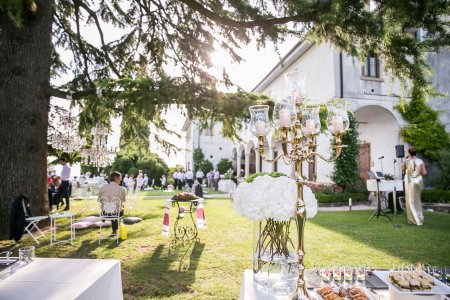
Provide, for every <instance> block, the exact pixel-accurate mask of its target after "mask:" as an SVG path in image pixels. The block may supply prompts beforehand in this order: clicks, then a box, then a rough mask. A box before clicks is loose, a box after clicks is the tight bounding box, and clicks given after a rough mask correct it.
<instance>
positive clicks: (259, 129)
mask: <svg viewBox="0 0 450 300" xmlns="http://www.w3.org/2000/svg"><path fill="white" fill-rule="evenodd" d="M255 132H256V135H257V136H262V135H266V123H264V122H263V121H256V124H255Z"/></svg>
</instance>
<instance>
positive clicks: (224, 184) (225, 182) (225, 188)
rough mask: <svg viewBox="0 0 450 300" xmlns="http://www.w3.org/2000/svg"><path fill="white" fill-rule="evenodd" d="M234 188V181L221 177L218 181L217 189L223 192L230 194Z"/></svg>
mask: <svg viewBox="0 0 450 300" xmlns="http://www.w3.org/2000/svg"><path fill="white" fill-rule="evenodd" d="M235 189H236V183H234V181H233V180H229V179H222V180H220V181H219V186H218V190H219V191H221V192H224V193H228V194H231V193H232V192H234V190H235Z"/></svg>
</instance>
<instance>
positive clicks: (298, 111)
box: [249, 72, 349, 299]
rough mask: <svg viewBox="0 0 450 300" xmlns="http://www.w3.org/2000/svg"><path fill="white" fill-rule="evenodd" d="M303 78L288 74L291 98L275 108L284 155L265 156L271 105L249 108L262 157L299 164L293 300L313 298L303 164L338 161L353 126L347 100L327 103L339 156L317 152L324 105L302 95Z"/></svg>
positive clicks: (297, 171) (328, 119)
mask: <svg viewBox="0 0 450 300" xmlns="http://www.w3.org/2000/svg"><path fill="white" fill-rule="evenodd" d="M300 75H301V74H298V73H297V72H295V74H292V73H288V74H287V75H286V79H287V81H288V82H287V86H288V92H287V93H286V95H287V97H282V100H281V101H278V102H277V103H276V105H275V108H274V112H273V121H274V123H275V125H276V126H277V127H278V128H279V129H280V132H281V147H282V153H281V154H280V155H278V156H276V157H273V158H272V159H268V158H267V157H266V156H265V153H264V142H265V137H266V135H267V134H268V132H269V130H270V124H269V118H268V112H269V106H268V105H255V106H252V107H250V108H249V109H250V113H251V129H252V132H253V134H254V135H255V136H256V137H257V138H258V148H257V149H258V151H259V154H260V156H261V158H262V159H263V160H264V161H266V162H269V163H273V162H275V161H277V160H279V159H283V161H284V163H285V164H287V165H289V164H292V163H295V164H296V171H295V177H296V183H297V202H296V206H297V207H296V215H295V216H296V218H297V234H298V243H297V245H296V253H297V255H298V274H299V277H298V281H297V286H296V289H295V290H294V292H293V293H292V294H291V295H290V299H310V297H309V295H308V290H307V287H306V283H305V280H304V271H305V267H304V265H303V258H304V256H305V250H304V239H303V237H304V228H305V224H306V214H307V211H306V208H305V202H304V198H303V187H304V184H305V179H304V177H303V169H302V167H303V162H304V161H306V162H308V163H310V162H311V160H312V159H313V158H314V157H319V158H321V159H323V160H325V161H327V162H332V161H334V160H336V159H337V158H338V157H339V156H340V154H341V151H342V148H343V147H345V145H342V134H343V133H344V132H345V131H346V130H347V129H348V126H349V119H348V116H347V111H346V101H345V100H343V99H334V100H331V101H328V102H327V103H326V104H327V109H328V115H327V127H328V130H329V131H330V132H331V133H332V134H333V136H334V137H335V143H334V145H333V148H334V150H335V152H336V153H335V155H334V157H331V158H326V157H325V156H323V155H321V154H320V153H318V152H317V151H316V148H317V145H316V143H315V135H316V134H318V133H319V132H320V126H321V125H320V124H321V122H320V117H319V109H320V106H319V105H318V104H307V103H305V102H304V101H303V99H304V96H302V93H301V92H302V84H301V83H302V78H301V76H300ZM299 82H300V84H299ZM303 82H304V80H303ZM290 87H292V88H290ZM294 107H295V108H294Z"/></svg>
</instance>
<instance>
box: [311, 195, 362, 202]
mask: <svg viewBox="0 0 450 300" xmlns="http://www.w3.org/2000/svg"><path fill="white" fill-rule="evenodd" d="M368 196H369V193H341V194H334V195H326V194H316V199H317V201H319V203H342V202H344V203H348V199H349V198H352V203H355V202H362V201H367V199H368Z"/></svg>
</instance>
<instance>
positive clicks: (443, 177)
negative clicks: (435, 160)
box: [435, 149, 450, 190]
mask: <svg viewBox="0 0 450 300" xmlns="http://www.w3.org/2000/svg"><path fill="white" fill-rule="evenodd" d="M440 157H441V159H440V161H439V164H438V166H439V176H438V178H437V180H436V182H435V184H436V187H437V188H438V189H443V190H450V150H449V149H445V150H443V151H441V155H440Z"/></svg>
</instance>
